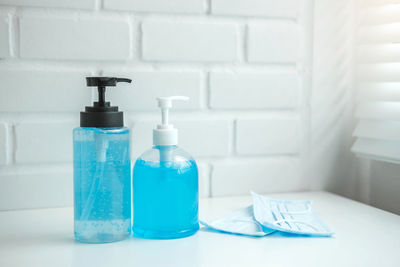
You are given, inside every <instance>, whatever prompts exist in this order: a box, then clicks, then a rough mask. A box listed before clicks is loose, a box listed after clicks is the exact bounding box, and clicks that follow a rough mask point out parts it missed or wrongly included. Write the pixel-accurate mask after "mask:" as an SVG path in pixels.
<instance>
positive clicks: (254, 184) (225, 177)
mask: <svg viewBox="0 0 400 267" xmlns="http://www.w3.org/2000/svg"><path fill="white" fill-rule="evenodd" d="M304 188H305V184H304V181H302V178H301V175H300V168H299V164H298V162H297V160H295V159H290V158H289V159H287V158H279V159H265V160H258V159H257V160H241V161H233V162H221V163H215V164H213V170H212V180H211V193H212V195H213V196H229V195H247V194H249V192H250V191H254V192H264V193H270V192H284V191H296V190H302V189H304Z"/></svg>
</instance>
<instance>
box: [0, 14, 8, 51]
mask: <svg viewBox="0 0 400 267" xmlns="http://www.w3.org/2000/svg"><path fill="white" fill-rule="evenodd" d="M9 56H10V49H9V35H8V17H5V16H0V58H7V57H9Z"/></svg>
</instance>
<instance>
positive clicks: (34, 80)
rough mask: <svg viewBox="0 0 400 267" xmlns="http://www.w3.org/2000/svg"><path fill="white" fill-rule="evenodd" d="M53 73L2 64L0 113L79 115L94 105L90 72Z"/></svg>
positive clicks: (50, 70) (68, 71) (67, 71)
mask: <svg viewBox="0 0 400 267" xmlns="http://www.w3.org/2000/svg"><path fill="white" fill-rule="evenodd" d="M53 69H54V68H49V69H44V70H37V69H35V68H24V67H18V68H16V67H12V68H9V67H8V66H5V65H4V67H3V66H2V65H1V64H0V81H1V83H2V85H1V88H2V90H0V112H79V111H80V110H81V109H82V107H83V106H85V105H89V104H90V103H91V95H92V94H91V89H89V88H88V87H86V84H85V80H84V79H85V77H86V76H88V75H90V74H91V72H90V71H87V70H86V71H85V70H83V71H77V70H56V71H55V70H53ZM45 99H46V100H47V101H44V100H45Z"/></svg>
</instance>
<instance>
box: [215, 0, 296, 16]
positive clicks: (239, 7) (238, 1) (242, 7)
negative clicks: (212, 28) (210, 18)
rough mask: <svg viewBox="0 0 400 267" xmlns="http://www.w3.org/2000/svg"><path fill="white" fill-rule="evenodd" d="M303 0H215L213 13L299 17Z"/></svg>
mask: <svg viewBox="0 0 400 267" xmlns="http://www.w3.org/2000/svg"><path fill="white" fill-rule="evenodd" d="M301 2H302V0H279V1H276V0H213V1H211V10H212V13H213V14H221V15H239V16H240V15H241V16H265V17H277V18H297V16H298V14H299V5H301Z"/></svg>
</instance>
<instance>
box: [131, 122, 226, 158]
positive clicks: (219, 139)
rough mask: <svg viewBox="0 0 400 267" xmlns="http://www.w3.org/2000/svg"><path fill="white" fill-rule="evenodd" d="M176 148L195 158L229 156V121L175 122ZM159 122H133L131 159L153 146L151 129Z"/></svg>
mask: <svg viewBox="0 0 400 267" xmlns="http://www.w3.org/2000/svg"><path fill="white" fill-rule="evenodd" d="M171 118H172V124H173V125H174V127H175V128H177V129H178V130H179V136H178V146H179V147H181V148H183V149H184V150H186V151H187V152H189V153H190V154H191V155H192V156H194V157H195V158H196V157H219V156H227V155H228V154H229V142H230V140H229V124H230V123H229V121H224V120H215V121H195V120H193V121H180V120H179V121H177V120H174V115H173V114H172V117H171ZM157 124H159V121H135V122H134V125H133V128H132V150H133V151H132V159H136V157H138V156H139V155H140V154H142V153H143V152H144V151H146V150H147V149H149V148H151V147H152V145H153V129H154V128H155V126H156V125H157Z"/></svg>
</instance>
